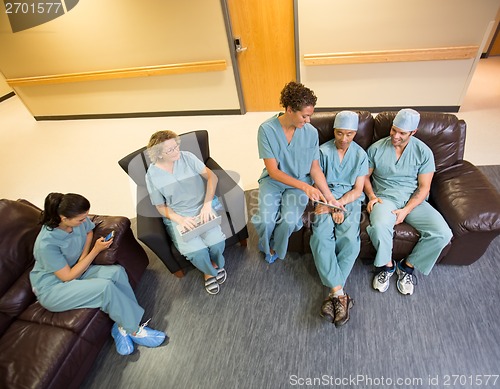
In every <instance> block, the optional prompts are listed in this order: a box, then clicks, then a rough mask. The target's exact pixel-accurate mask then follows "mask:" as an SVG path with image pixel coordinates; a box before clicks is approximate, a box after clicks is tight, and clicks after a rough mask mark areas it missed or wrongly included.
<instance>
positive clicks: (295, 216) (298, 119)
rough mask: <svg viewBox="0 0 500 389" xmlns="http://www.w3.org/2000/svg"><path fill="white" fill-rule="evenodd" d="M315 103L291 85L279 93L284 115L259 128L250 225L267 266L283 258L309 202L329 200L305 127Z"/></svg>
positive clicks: (312, 133) (313, 134)
mask: <svg viewBox="0 0 500 389" xmlns="http://www.w3.org/2000/svg"><path fill="white" fill-rule="evenodd" d="M316 100H317V98H316V96H315V95H314V92H313V91H311V90H310V89H309V88H306V87H305V86H304V85H302V84H300V83H297V82H293V81H292V82H290V83H288V84H287V85H285V87H284V88H283V90H282V91H281V98H280V103H281V105H282V107H283V108H284V109H285V112H281V113H279V114H277V115H275V116H273V117H271V118H270V119H268V120H266V121H265V122H264V123H262V124H261V125H260V127H259V132H258V136H257V142H258V147H259V157H260V158H261V159H263V160H264V165H265V168H264V170H263V171H262V174H261V176H260V178H259V206H258V210H257V213H256V214H255V215H254V216H253V217H252V223H253V224H254V226H255V229H256V230H257V234H258V236H259V249H260V251H262V252H263V253H264V255H265V260H266V261H267V262H268V263H273V262H274V261H275V260H276V259H277V258H280V259H284V258H285V255H286V252H287V248H288V238H289V237H290V235H291V234H292V233H293V232H294V231H298V230H300V229H301V228H302V214H303V212H304V209H305V207H306V205H307V202H308V200H309V199H311V200H321V201H327V200H328V201H330V200H331V201H334V199H333V196H332V194H331V192H330V191H329V190H328V185H327V184H326V181H325V176H324V175H323V171H322V170H321V167H320V166H319V162H318V160H319V141H318V131H317V130H316V129H315V128H314V127H313V126H312V125H311V124H310V118H311V115H312V114H313V112H314V106H315V105H316ZM313 182H314V183H315V184H316V186H317V187H314V186H313V185H312V184H313Z"/></svg>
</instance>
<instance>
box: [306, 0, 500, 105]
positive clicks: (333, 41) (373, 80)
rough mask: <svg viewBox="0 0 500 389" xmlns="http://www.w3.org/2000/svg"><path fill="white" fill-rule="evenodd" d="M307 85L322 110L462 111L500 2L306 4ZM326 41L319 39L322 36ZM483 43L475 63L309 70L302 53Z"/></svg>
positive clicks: (337, 0)
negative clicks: (435, 108) (437, 108)
mask: <svg viewBox="0 0 500 389" xmlns="http://www.w3.org/2000/svg"><path fill="white" fill-rule="evenodd" d="M298 4H299V7H298V15H299V45H300V58H301V63H300V74H301V81H302V82H303V83H305V84H306V85H307V86H309V87H310V88H312V89H313V90H314V91H315V92H316V94H317V95H318V96H319V99H318V106H319V107H345V106H347V107H348V106H352V107H384V106H404V105H408V106H410V105H412V106H433V105H434V106H457V105H460V104H461V102H462V98H463V96H464V93H465V91H466V89H467V87H468V84H469V81H470V76H471V74H472V73H473V71H474V69H475V66H476V64H477V60H478V58H479V56H480V53H481V52H482V46H484V45H485V43H486V41H487V38H488V37H489V35H490V31H491V29H492V27H493V25H494V22H495V17H496V15H497V11H498V9H499V7H500V0H482V1H472V0H440V1H435V0H407V1H405V2H401V1H399V0H380V1H372V0H352V1H341V0H334V1H332V0H300V1H299V2H298ZM319 37H320V39H319ZM471 45H478V46H481V47H480V49H479V50H478V53H477V56H476V58H475V59H466V60H450V61H425V62H394V63H375V64H353V65H324V66H304V63H303V60H302V58H303V55H304V54H320V53H337V52H357V51H360V52H363V51H376V50H399V49H426V48H439V47H454V46H471Z"/></svg>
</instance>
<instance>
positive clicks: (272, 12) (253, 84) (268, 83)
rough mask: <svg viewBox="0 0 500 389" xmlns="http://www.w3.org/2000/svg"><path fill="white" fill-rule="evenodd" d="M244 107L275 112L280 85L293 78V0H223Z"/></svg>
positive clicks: (281, 86) (294, 74) (294, 77)
mask: <svg viewBox="0 0 500 389" xmlns="http://www.w3.org/2000/svg"><path fill="white" fill-rule="evenodd" d="M226 1H227V7H228V12H229V18H230V20H231V28H232V32H233V38H237V37H238V38H240V42H241V46H242V47H243V48H244V50H243V51H241V52H237V54H236V57H237V61H238V68H239V72H240V78H241V87H242V90H243V99H244V101H245V107H246V110H247V111H249V112H255V111H276V110H279V109H280V104H279V99H280V92H281V90H282V89H283V86H285V84H286V83H287V82H289V81H292V80H295V79H296V69H295V34H294V11H293V0H226Z"/></svg>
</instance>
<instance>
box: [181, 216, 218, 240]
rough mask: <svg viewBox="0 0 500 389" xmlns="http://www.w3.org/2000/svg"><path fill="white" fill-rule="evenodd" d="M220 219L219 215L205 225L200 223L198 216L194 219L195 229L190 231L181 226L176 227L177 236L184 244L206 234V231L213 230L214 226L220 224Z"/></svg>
mask: <svg viewBox="0 0 500 389" xmlns="http://www.w3.org/2000/svg"><path fill="white" fill-rule="evenodd" d="M221 221H222V217H221V216H220V215H219V216H217V217H215V218H214V219H211V220H209V221H207V222H206V223H202V222H201V218H200V217H199V215H198V216H197V217H196V227H195V228H193V229H192V230H188V229H184V228H183V227H182V226H181V225H179V224H178V225H177V231H179V234H180V235H181V238H182V240H183V241H184V242H187V241H189V240H191V239H193V238H194V237H196V236H198V235H200V234H203V233H204V232H207V231H208V230H210V229H212V228H214V227H215V226H218V225H220V224H221Z"/></svg>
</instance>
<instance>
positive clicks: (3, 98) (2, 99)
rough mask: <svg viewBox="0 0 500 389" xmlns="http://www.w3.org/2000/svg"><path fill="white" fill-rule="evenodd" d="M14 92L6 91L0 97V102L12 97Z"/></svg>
mask: <svg viewBox="0 0 500 389" xmlns="http://www.w3.org/2000/svg"><path fill="white" fill-rule="evenodd" d="M15 95H16V94H15V93H14V92H10V93H7V94H6V95H5V96H1V97H0V103H1V102H2V101H5V100H7V99H10V98H11V97H14V96H15Z"/></svg>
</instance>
